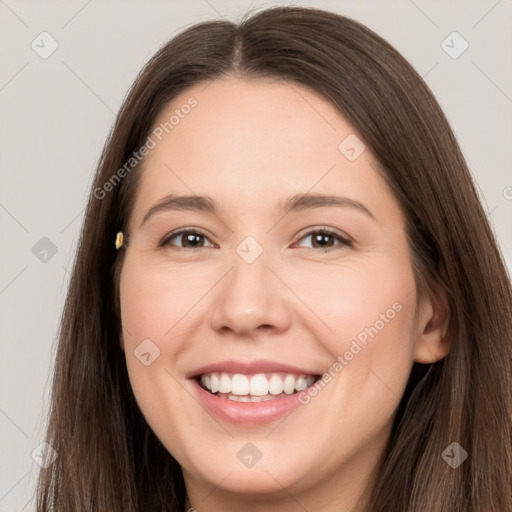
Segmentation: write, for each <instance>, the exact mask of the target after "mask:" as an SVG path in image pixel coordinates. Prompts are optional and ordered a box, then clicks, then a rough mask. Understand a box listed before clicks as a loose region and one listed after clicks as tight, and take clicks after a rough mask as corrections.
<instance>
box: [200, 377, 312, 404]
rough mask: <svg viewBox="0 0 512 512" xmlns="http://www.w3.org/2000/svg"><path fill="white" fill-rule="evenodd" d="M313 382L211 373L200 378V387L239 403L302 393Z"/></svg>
mask: <svg viewBox="0 0 512 512" xmlns="http://www.w3.org/2000/svg"><path fill="white" fill-rule="evenodd" d="M314 382H315V377H313V376H305V375H293V374H282V373H272V374H263V373H258V374H255V375H245V374H243V373H235V374H228V373H219V372H213V373H210V374H204V375H202V376H201V385H202V386H203V388H206V389H208V390H209V391H210V392H211V393H218V396H221V395H222V396H221V397H222V398H227V399H229V400H234V401H239V402H260V401H263V400H268V399H273V398H278V397H280V396H286V395H291V394H293V393H294V392H298V391H302V390H304V389H306V388H307V387H308V386H311V384H313V383H314Z"/></svg>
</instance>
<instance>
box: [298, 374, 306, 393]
mask: <svg viewBox="0 0 512 512" xmlns="http://www.w3.org/2000/svg"><path fill="white" fill-rule="evenodd" d="M307 387H308V385H307V383H306V379H305V378H304V377H299V378H298V379H297V380H296V381H295V389H296V390H297V391H302V390H303V389H306V388H307Z"/></svg>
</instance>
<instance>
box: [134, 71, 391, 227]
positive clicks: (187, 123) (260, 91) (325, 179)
mask: <svg viewBox="0 0 512 512" xmlns="http://www.w3.org/2000/svg"><path fill="white" fill-rule="evenodd" d="M190 105H194V106H193V107H190ZM155 130H159V131H158V133H159V138H155V137H154V138H155V141H156V145H155V147H154V148H153V149H152V150H151V151H150V153H149V155H148V156H147V157H146V159H145V163H144V166H143V169H142V177H141V181H140V184H139V190H138V193H137V200H136V207H135V210H134V212H133V213H134V215H137V216H138V217H139V218H141V217H142V216H143V215H144V213H145V212H143V211H139V210H140V208H142V206H141V205H142V204H143V205H144V206H145V207H147V206H150V205H151V204H153V203H154V202H156V201H158V200H159V199H160V198H161V197H163V196H165V195H166V194H169V193H181V194H184V193H186V194H187V195H190V194H204V195H209V196H213V197H219V198H220V201H219V202H220V203H221V205H222V203H223V202H226V201H231V202H234V203H238V204H239V205H241V204H243V205H244V206H245V207H246V209H249V208H253V211H254V208H255V207H256V206H257V205H265V206H270V205H271V204H274V203H276V202H278V201H280V200H281V199H282V198H285V197H288V196H290V195H292V194H294V193H301V192H302V193H304V192H307V191H314V192H318V193H332V192H333V191H336V190H339V191H342V192H344V193H348V194H351V193H352V194H357V193H359V194H361V192H363V195H364V193H366V195H371V192H372V190H373V191H374V192H377V188H379V187H382V186H383V183H382V182H381V181H382V180H380V179H379V176H378V173H377V172H376V170H375V169H376V168H377V166H378V164H377V162H376V160H375V159H374V158H373V156H372V155H371V154H370V151H369V150H365V151H363V153H362V154H361V156H360V157H359V158H357V159H356V160H353V161H351V160H349V159H348V158H347V157H346V155H345V154H344V153H343V152H342V151H340V143H342V142H343V141H344V140H346V139H347V137H357V135H356V133H355V130H354V128H353V127H352V126H351V125H350V123H349V122H348V121H347V120H346V119H345V118H344V116H343V115H342V114H341V113H340V112H339V111H338V110H337V109H336V108H335V106H334V105H333V104H332V103H331V102H330V101H328V100H327V99H325V98H323V97H322V96H321V95H320V94H319V93H316V92H315V91H312V90H310V89H309V88H306V87H304V86H301V85H299V84H296V83H290V82H284V81H279V80H270V79H265V80H261V79H258V80H254V79H250V80H249V79H239V78H226V79H221V80H214V81H212V82H206V83H200V84H197V85H195V86H193V87H190V88H189V89H187V90H185V91H184V92H182V93H181V94H180V95H179V96H177V97H176V98H174V100H173V101H172V102H170V103H169V104H168V105H167V106H166V107H165V108H164V109H163V110H162V112H160V114H159V116H158V118H157V120H156V122H155V123H154V129H153V133H155ZM349 140H352V139H349ZM355 140H356V141H357V139H355ZM361 144H362V143H361ZM340 187H341V189H340ZM362 187H363V188H364V189H366V192H365V191H364V190H361V188H362Z"/></svg>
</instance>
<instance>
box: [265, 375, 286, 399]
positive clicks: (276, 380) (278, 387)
mask: <svg viewBox="0 0 512 512" xmlns="http://www.w3.org/2000/svg"><path fill="white" fill-rule="evenodd" d="M268 392H269V393H270V394H271V395H280V394H281V393H282V392H283V379H281V377H279V375H275V374H274V375H272V377H270V381H269V383H268Z"/></svg>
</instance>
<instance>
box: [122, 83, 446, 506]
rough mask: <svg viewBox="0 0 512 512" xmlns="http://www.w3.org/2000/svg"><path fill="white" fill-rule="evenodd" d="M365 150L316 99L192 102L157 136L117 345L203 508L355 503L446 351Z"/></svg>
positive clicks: (184, 99) (291, 95) (201, 90)
mask: <svg viewBox="0 0 512 512" xmlns="http://www.w3.org/2000/svg"><path fill="white" fill-rule="evenodd" d="M172 116H174V117H172ZM165 123H167V125H165ZM164 125H165V126H164ZM166 132H168V133H166ZM357 137H358V135H357V133H355V130H354V129H353V128H352V126H351V125H350V124H349V123H348V122H347V121H346V120H345V118H344V117H343V116H342V115H341V114H340V113H339V112H338V111H337V110H336V109H335V107H334V106H333V105H332V104H330V103H329V102H328V101H326V100H325V99H323V98H322V97H321V96H319V95H318V94H316V93H314V92H311V91H310V90H308V89H306V88H304V87H302V86H300V85H298V84H293V85H292V84H289V83H285V82H277V81H270V80H266V81H263V80H241V79H235V78H230V79H223V80H216V81H213V82H211V83H210V84H209V85H206V84H205V83H203V84H200V85H197V86H194V87H192V88H190V89H188V90H186V91H185V92H183V93H182V94H181V95H180V96H178V97H177V98H175V99H174V100H173V101H172V103H171V104H169V105H168V106H167V107H166V109H165V110H164V111H163V112H162V113H161V115H160V117H159V119H158V120H157V122H156V123H155V131H154V132H153V135H152V140H153V142H150V143H148V145H147V146H148V148H149V154H148V155H147V157H146V160H145V164H144V169H143V171H142V176H141V182H140V184H139V188H138V191H137V195H136V201H135V205H134V208H133V211H132V212H131V216H130V219H129V226H128V232H129V236H130V241H129V245H128V247H127V248H126V255H125V261H124V266H123V269H122V274H121V287H120V290H121V291H120V293H121V313H122V325H123V335H122V339H121V345H122V347H123V350H124V351H125V355H126V364H127V368H128V371H129V376H130V381H131V384H132V386H133V391H134V394H135V397H136V399H137V402H138V404H139V406H140V409H141V411H142V413H143V414H144V416H145V418H146V419H147V421H148V423H149V425H150V426H151V428H152V429H153V431H154V432H155V434H156V435H157V436H158V438H159V439H160V440H161V442H162V443H163V444H164V445H165V447H166V448H167V449H168V450H169V452H171V453H172V455H173V456H174V457H175V458H176V459H177V460H178V462H179V463H180V464H181V466H182V468H183V473H184V476H185V480H186V483H187V488H188V491H189V494H194V493H195V496H196V502H197V496H202V498H204V497H205V496H208V498H207V501H208V500H214V499H219V500H222V499H227V497H228V496H229V494H230V493H231V492H235V493H237V495H239V496H240V495H242V494H246V495H249V494H251V493H259V495H260V497H262V496H273V499H274V500H277V499H279V497H283V499H285V500H286V499H288V500H289V499H290V496H294V497H296V499H297V500H299V501H300V502H301V503H302V504H303V506H305V507H306V508H307V507H308V505H309V506H310V507H311V506H313V508H315V509H318V506H314V503H315V502H313V501H312V497H311V496H310V494H308V493H310V492H311V491H312V490H313V489H314V490H315V492H316V498H315V499H316V503H317V505H318V496H319V494H318V492H320V491H321V492H322V494H320V495H321V496H323V497H325V498H326V499H327V497H328V496H329V493H331V494H334V493H335V494H337V495H339V494H340V492H342V491H343V492H345V493H346V495H348V496H353V499H354V500H355V497H356V495H357V494H358V493H360V491H361V489H362V486H363V485H364V483H365V482H366V480H367V478H368V475H369V472H370V471H371V470H372V469H373V468H374V467H375V465H376V464H377V461H378V457H379V455H380V454H381V453H382V450H383V449H384V446H385V443H386V441H387V439H388V437H389V434H390V429H391V425H392V421H393V418H394V415H395V412H396V409H397V406H398V404H399V401H400V398H401V396H402V394H403V391H404V389H405V386H406V383H407V379H408V376H409V372H410V370H411V366H412V364H413V361H415V360H416V361H420V362H432V361H434V360H436V359H438V358H440V357H442V356H443V355H444V354H445V352H443V351H444V350H445V349H444V348H443V346H442V345H439V344H438V341H439V339H438V338H439V337H438V336H437V331H436V330H435V315H434V309H433V306H432V304H431V303H430V301H425V302H424V303H423V302H422V303H421V304H418V294H417V290H416V288H415V280H414V276H413V272H412V267H411V259H410V252H409V249H408V243H407V239H406V234H405V230H404V229H405V220H404V217H403V215H402V213H401V210H400V208H399V205H398V203H397V201H396V200H395V199H394V197H393V196H392V194H391V192H390V189H389V188H388V186H387V185H386V184H385V182H384V181H383V179H382V178H381V177H380V176H379V174H378V172H377V170H376V169H377V166H378V164H377V162H376V160H375V159H374V157H373V156H372V155H371V153H370V151H369V149H367V148H366V149H365V148H364V146H363V145H362V143H361V142H360V140H359V139H358V138H357ZM153 146H154V147H153ZM183 196H186V197H188V199H180V198H182V197H183ZM327 196H329V197H330V198H331V199H329V198H328V197H327ZM206 197H207V198H208V199H203V198H206ZM173 201H174V202H173ZM157 205H159V206H158V207H155V206H157ZM213 206H215V208H213ZM321 228H325V230H327V233H324V234H322V232H319V231H320V230H321ZM181 230H187V233H185V234H183V233H179V232H180V231H181ZM171 234H174V236H171ZM163 241H166V242H165V243H163ZM420 306H421V307H420ZM416 313H417V317H415V314H416ZM322 376H323V378H322V379H321V380H319V381H318V382H316V384H312V381H314V380H315V379H318V378H319V377H322ZM305 386H309V387H307V389H305V390H304V389H303V388H304V387H305ZM206 387H209V388H210V390H208V389H204V388H206ZM219 388H220V391H219ZM297 390H299V391H300V392H297ZM315 390H316V391H315ZM213 392H215V394H213ZM283 489H286V491H284V490H283ZM216 497H217V498H216ZM294 499H295V498H294ZM348 499H349V500H350V499H351V498H348ZM207 501H205V503H207ZM274 502H276V501H274ZM192 504H193V505H194V506H196V508H198V509H199V510H208V508H207V507H206V505H202V506H201V503H194V500H192Z"/></svg>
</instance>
